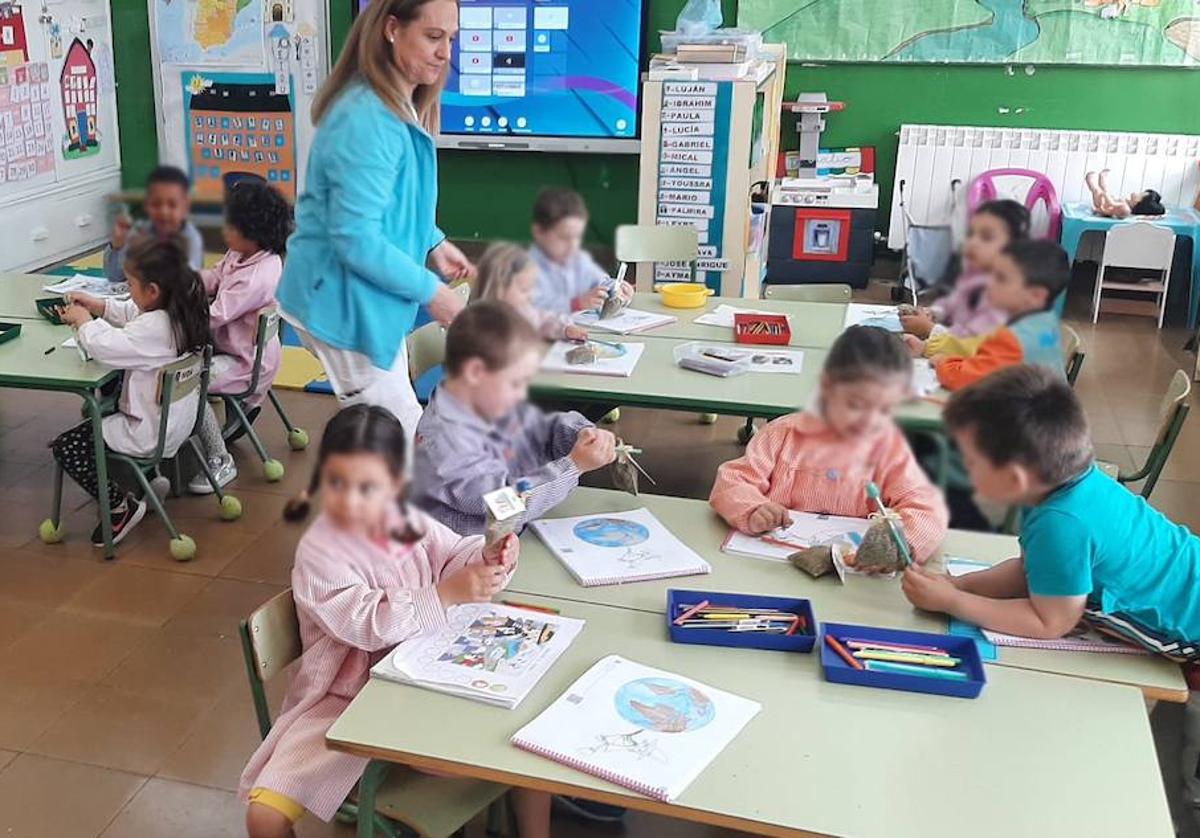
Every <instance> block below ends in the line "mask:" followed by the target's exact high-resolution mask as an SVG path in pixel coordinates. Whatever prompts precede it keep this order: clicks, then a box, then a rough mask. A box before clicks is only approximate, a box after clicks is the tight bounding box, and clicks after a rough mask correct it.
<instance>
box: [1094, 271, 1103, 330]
mask: <svg viewBox="0 0 1200 838" xmlns="http://www.w3.org/2000/svg"><path fill="white" fill-rule="evenodd" d="M1103 290H1104V266H1103V265H1101V266H1100V270H1099V271H1097V272H1096V290H1095V291H1094V292H1093V293H1092V322H1093V323H1095V322H1096V320H1097V318H1099V317H1100V293H1101V292H1102V291H1103Z"/></svg>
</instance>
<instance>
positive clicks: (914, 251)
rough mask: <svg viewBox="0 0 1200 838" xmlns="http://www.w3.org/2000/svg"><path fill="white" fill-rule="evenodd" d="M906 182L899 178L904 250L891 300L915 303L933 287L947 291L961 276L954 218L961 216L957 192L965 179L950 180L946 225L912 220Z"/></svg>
mask: <svg viewBox="0 0 1200 838" xmlns="http://www.w3.org/2000/svg"><path fill="white" fill-rule="evenodd" d="M907 185H908V183H907V181H904V180H901V181H900V189H899V194H900V217H901V218H902V219H903V221H904V250H903V251H901V254H900V279H899V280H898V281H897V283H896V287H895V288H893V289H892V299H893V300H895V301H897V302H909V303H912V304H913V305H916V304H917V302H918V295H921V294H924V293H925V292H927V291H932V290H934V289H939V290H945V289H947V288H949V287H950V286H952V285H953V283H954V278H955V277H956V276H957V275H958V253H957V250H958V248H957V244H958V241H957V239H958V236H957V235H956V231H955V229H954V220H955V219H956V218H957V217H958V192H959V189H960V187H961V186H962V181H961V180H959V179H958V178H955V179H954V180H952V181H950V214H949V216H948V217H947V218H946V222H945V223H944V224H918V223H917V222H916V221H914V220H913V217H912V214H911V213H910V212H909V208H908V198H907V196H906V195H905V187H906V186H907Z"/></svg>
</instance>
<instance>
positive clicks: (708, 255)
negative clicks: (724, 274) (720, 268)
mask: <svg viewBox="0 0 1200 838" xmlns="http://www.w3.org/2000/svg"><path fill="white" fill-rule="evenodd" d="M698 252H699V255H700V258H701V259H715V258H716V256H717V246H716V245H715V244H706V245H704V246H702V247H701V248H700V249H699V251H698Z"/></svg>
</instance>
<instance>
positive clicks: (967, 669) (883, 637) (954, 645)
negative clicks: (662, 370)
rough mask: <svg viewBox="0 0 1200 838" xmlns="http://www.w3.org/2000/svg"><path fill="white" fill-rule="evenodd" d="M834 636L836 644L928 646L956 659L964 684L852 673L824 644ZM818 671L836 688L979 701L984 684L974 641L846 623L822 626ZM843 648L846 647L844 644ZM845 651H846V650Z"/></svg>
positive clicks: (892, 674)
mask: <svg viewBox="0 0 1200 838" xmlns="http://www.w3.org/2000/svg"><path fill="white" fill-rule="evenodd" d="M826 635H833V637H835V638H836V639H838V640H839V641H845V640H846V639H857V640H865V641H868V642H871V641H877V642H882V643H892V644H897V645H907V646H929V647H934V648H937V649H941V650H942V651H945V652H947V653H948V654H949V655H950V656H952V657H955V658H958V659H959V663H958V664H957V665H956V666H955V667H954V668H953V671H955V672H962V673H964V674H965V675H966V676H967V677H966V678H965V679H964V680H947V679H943V678H938V677H932V676H929V675H904V674H899V673H896V672H872V671H869V670H866V669H855V668H853V667H851V666H850V664H848V663H847V662H846V661H845V660H844V659H843V658H842V657H841V655H839V654H838V652H837V651H836V650H835V649H834V648H833V647H831V646H830V645H829V643H828V642H827V641H826V640H825V636H826ZM820 642H821V668H822V669H823V670H824V671H825V680H826V681H832V682H833V683H835V684H852V685H854V686H858V687H879V688H881V689H885V690H905V691H907V692H914V693H928V694H930V695H948V696H953V697H955V698H978V697H979V694H980V693H981V692H982V691H983V687H984V685H985V684H986V683H987V675H985V674H984V670H983V661H982V660H980V658H979V649H978V648H977V647H976V646H975V641H974V639H972V638H970V637H957V636H955V635H951V634H930V633H929V632H924V631H901V630H899V629H889V628H875V627H872V626H855V625H849V624H847V623H822V624H821V637H820ZM843 648H845V645H844V643H843ZM847 651H849V650H848V649H847Z"/></svg>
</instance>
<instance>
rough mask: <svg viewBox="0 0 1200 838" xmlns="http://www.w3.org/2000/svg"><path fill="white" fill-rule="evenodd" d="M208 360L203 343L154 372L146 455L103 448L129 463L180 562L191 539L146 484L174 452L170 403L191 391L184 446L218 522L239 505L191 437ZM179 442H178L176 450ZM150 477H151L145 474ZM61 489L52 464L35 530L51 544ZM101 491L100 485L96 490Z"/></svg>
mask: <svg viewBox="0 0 1200 838" xmlns="http://www.w3.org/2000/svg"><path fill="white" fill-rule="evenodd" d="M211 361H212V348H211V347H205V349H204V352H203V353H201V354H199V355H197V354H194V353H192V354H188V355H185V356H183V357H182V358H180V359H179V360H178V361H175V362H173V363H171V364H168V365H167V366H165V367H163V368H162V370H161V371H160V372H159V375H158V405H159V422H158V441H157V442H156V443H155V446H154V451H153V453H152V454H151V455H150V456H148V457H134V456H131V455H129V454H122V453H120V452H118V451H113V450H111V449H110V450H108V452H107V456H108V459H109V460H110V461H113V462H118V463H123V464H125V465H127V466H129V467H130V470H131V471H132V472H133V474H134V477H135V478H136V479H137V482H138V485H139V487H140V488H141V490H142V496H143V497H144V498H145V500H146V501H147V502H148V503H149V504H150V505H151V506H152V507H153V508H154V511H155V513H157V515H158V517H159V518H160V519H162V522H163V525H164V526H165V527H166V528H167V532H169V533H170V534H171V542H170V551H171V556H172V557H173V558H175V559H176V560H177V561H181V562H185V561H189V560H191V559H193V558H195V555H196V542H195V541H194V540H192V538H191V536H188V535H185V534H183V533H181V532H180V531H179V530H178V528H176V526H175V523H174V522H173V521H172V520H171V517H170V516H169V515H168V514H167V510H166V509H165V508H164V507H163V501H162V498H160V497H159V494H158V492H156V491H155V489H154V487H153V486H152V485H151V483H152V482H157V481H160V480H163V479H165V476H164V475H163V474H162V469H163V467H164V465H167V464H169V463H170V462H171V458H172V457H174V456H175V455H177V454H178V451H172V452H170V453H168V452H167V450H166V447H167V427H168V422H169V420H170V416H171V410H172V409H173V408H174V406H175V405H176V404H178V403H179V402H180V401H182V400H183V399H184V398H186V397H187V396H190V395H192V394H193V393H196V394H198V395H199V399H198V401H197V409H196V417H195V419H194V420H193V423H192V433H191V435H190V436H188V438H187V440H186V441H185V442H184V445H186V446H188V447H190V448H191V450H192V453H193V454H194V455H195V457H196V460H197V461H198V462H199V463H200V468H201V469H202V470H203V471H204V475H205V476H206V477H207V478H208V482H209V485H211V486H212V488H213V493H214V494H215V495H216V498H217V503H218V504H219V505H220V508H221V519H222V520H224V521H236V520H237V519H238V518H240V517H241V515H242V504H241V501H239V500H238V499H237V498H235V497H234V496H233V495H227V494H225V492H224V491H222V489H221V487H220V486H218V485H217V479H216V477H215V476H214V475H213V473H212V469H210V468H209V467H208V461H207V460H206V459H205V457H204V455H203V452H202V451H201V449H200V441H199V437H198V436H197V429H198V428H199V427H200V421H201V417H202V416H203V412H204V408H205V405H206V403H207V396H208V375H209V366H210V363H211ZM182 447H183V446H180V449H182ZM148 475H153V477H151V476H148ZM62 488H63V470H62V466H61V465H56V468H55V470H54V505H53V509H52V512H51V516H50V518H48V519H47V520H45V521H43V522H42V526H41V527H40V528H39V533H40V535H41V537H42V540H43V541H45V542H47V543H54V542H57V541H61V540H62V536H63V532H62V527H61V524H60V521H61V519H62ZM101 491H103V488H102V489H101Z"/></svg>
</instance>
